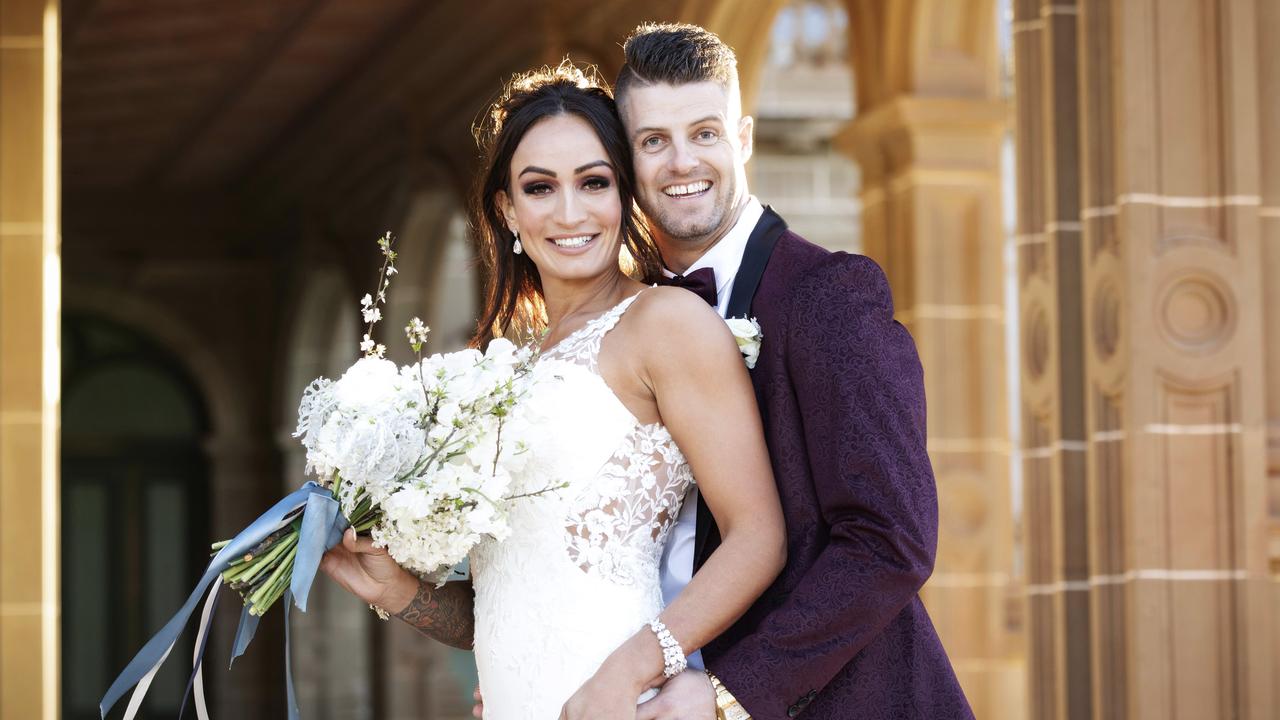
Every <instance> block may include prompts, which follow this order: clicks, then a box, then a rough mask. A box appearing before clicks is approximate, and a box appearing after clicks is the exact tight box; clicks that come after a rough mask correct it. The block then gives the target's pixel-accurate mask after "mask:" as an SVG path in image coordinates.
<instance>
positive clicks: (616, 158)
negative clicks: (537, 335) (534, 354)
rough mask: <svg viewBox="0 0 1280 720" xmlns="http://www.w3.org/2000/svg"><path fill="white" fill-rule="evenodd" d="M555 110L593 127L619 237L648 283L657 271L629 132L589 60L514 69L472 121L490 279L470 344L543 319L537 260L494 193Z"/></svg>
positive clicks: (476, 210) (475, 208)
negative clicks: (618, 207)
mask: <svg viewBox="0 0 1280 720" xmlns="http://www.w3.org/2000/svg"><path fill="white" fill-rule="evenodd" d="M558 115H575V116H577V117H580V118H582V119H583V120H585V121H586V122H587V124H588V125H590V126H591V129H593V130H594V131H595V133H596V137H597V138H599V140H600V144H601V145H603V146H604V151H605V155H606V156H607V158H608V160H609V163H610V164H612V165H613V167H614V171H615V175H616V176H617V188H618V196H619V200H621V202H622V227H621V233H622V242H623V245H624V246H625V247H626V249H627V251H628V252H629V253H630V254H631V260H632V262H633V263H634V271H635V274H636V275H637V276H638V277H639V279H640V280H642V281H644V282H647V283H651V282H654V281H655V280H656V279H657V278H658V277H659V276H660V275H661V272H662V256H661V255H659V253H658V248H657V245H655V244H654V242H653V239H652V238H651V237H649V235H648V233H647V230H646V227H645V225H644V223H643V222H642V219H641V215H640V210H639V208H637V207H636V204H635V170H634V168H633V167H632V164H631V148H630V144H629V143H628V142H627V134H626V131H625V130H623V127H622V120H621V119H619V117H618V109H617V106H616V105H614V102H613V98H612V97H611V96H610V95H609V90H608V88H607V87H606V86H605V85H604V84H603V83H602V82H601V81H600V80H599V78H598V76H597V75H596V73H595V70H594V68H588V69H587V70H585V71H584V70H582V69H580V68H578V67H576V66H574V65H573V64H572V63H570V62H569V61H568V60H565V61H564V62H562V63H560V65H559V66H557V67H543V68H541V69H538V70H533V71H530V72H527V73H523V74H520V75H516V76H514V77H513V78H512V79H511V81H510V82H508V83H507V84H506V86H505V87H504V89H503V91H502V94H501V95H500V96H499V97H498V99H497V101H495V102H494V103H493V105H492V107H490V109H489V112H488V113H487V114H486V115H485V117H484V118H482V119H481V121H480V122H479V123H477V124H476V127H475V128H474V133H475V136H476V142H477V143H478V144H479V145H480V149H481V151H482V153H483V157H482V161H481V162H482V168H483V169H482V172H481V173H480V175H479V176H478V179H477V183H476V186H475V190H474V193H473V198H472V203H471V215H472V217H471V220H472V222H471V224H472V229H473V231H474V232H475V235H476V243H477V246H478V249H479V253H480V259H481V261H482V262H483V263H484V267H485V270H486V271H487V282H486V287H485V293H484V297H485V299H484V309H483V311H482V312H481V315H480V320H479V322H478V323H477V325H476V332H475V335H474V336H473V338H472V341H471V342H472V345H475V346H479V345H482V344H483V343H484V342H486V341H487V340H488V339H489V338H491V337H494V336H496V335H501V334H505V333H506V332H507V331H508V330H509V329H511V328H512V327H513V326H517V327H519V328H520V329H534V328H536V327H537V326H538V325H541V324H543V323H545V322H546V318H545V313H544V311H543V304H542V279H541V278H540V277H539V276H538V268H537V266H536V265H534V264H533V261H532V260H530V259H529V256H528V255H523V254H522V255H517V254H515V252H514V251H513V250H512V244H513V242H514V240H515V237H514V236H513V235H512V233H511V231H510V230H509V229H508V228H507V224H506V222H505V220H504V217H503V214H502V209H501V208H500V207H498V201H497V196H498V191H500V190H505V191H506V192H507V193H508V195H510V194H512V188H511V158H512V156H513V155H515V152H516V148H517V147H518V146H519V145H520V141H521V140H522V139H523V138H524V136H525V134H526V133H527V132H529V130H530V128H532V127H533V126H534V125H536V124H537V123H538V122H539V121H541V120H543V119H545V118H549V117H555V116H558Z"/></svg>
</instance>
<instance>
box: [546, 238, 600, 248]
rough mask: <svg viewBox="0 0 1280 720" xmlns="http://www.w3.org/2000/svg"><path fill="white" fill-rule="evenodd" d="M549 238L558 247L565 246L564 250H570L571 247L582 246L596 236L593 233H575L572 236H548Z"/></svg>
mask: <svg viewBox="0 0 1280 720" xmlns="http://www.w3.org/2000/svg"><path fill="white" fill-rule="evenodd" d="M549 239H550V240H551V242H553V243H555V246H556V247H558V248H565V249H566V250H572V249H573V248H580V247H583V246H584V245H586V244H587V243H589V242H591V241H592V240H595V239H596V236H595V235H575V236H573V237H565V238H549Z"/></svg>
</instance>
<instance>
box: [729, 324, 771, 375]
mask: <svg viewBox="0 0 1280 720" xmlns="http://www.w3.org/2000/svg"><path fill="white" fill-rule="evenodd" d="M725 323H727V324H728V325H729V331H730V332H732V333H733V339H734V340H735V341H736V342H737V343H738V350H740V351H741V352H742V356H743V358H744V359H745V360H746V362H747V367H748V368H754V367H755V366H756V360H758V359H759V358H760V344H761V343H762V342H764V333H763V332H761V330H760V323H759V322H757V321H756V319H755V318H749V319H748V318H727V319H725Z"/></svg>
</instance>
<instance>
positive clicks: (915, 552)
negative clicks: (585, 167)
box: [615, 24, 972, 720]
mask: <svg viewBox="0 0 1280 720" xmlns="http://www.w3.org/2000/svg"><path fill="white" fill-rule="evenodd" d="M624 53H625V56H626V63H625V65H624V66H623V68H622V71H621V72H620V74H619V77H618V82H617V87H616V90H615V92H616V97H617V101H618V107H619V112H620V113H621V115H622V119H623V123H624V125H625V126H626V129H627V133H628V136H629V139H630V141H631V143H632V150H633V152H634V155H635V169H636V175H637V184H638V201H639V203H640V205H641V208H642V209H643V210H644V212H645V214H646V215H647V216H648V218H649V220H650V224H651V227H652V229H653V231H654V234H655V237H656V239H657V241H658V245H659V247H660V249H661V250H662V255H663V259H664V261H665V262H666V265H667V268H668V270H669V271H670V272H671V273H672V274H673V275H674V277H673V278H672V282H673V283H675V284H684V285H688V286H690V287H691V289H695V290H697V291H699V294H702V295H704V297H707V298H708V299H709V300H712V299H713V300H714V301H715V302H714V304H715V305H716V306H717V308H718V309H719V310H720V312H721V314H722V315H725V316H726V317H743V316H746V317H754V318H757V319H758V321H759V324H760V327H761V329H762V335H763V344H762V347H761V350H760V356H759V359H758V361H757V364H756V366H755V368H754V369H753V370H752V371H751V376H752V382H753V384H754V385H755V389H756V396H757V398H758V400H759V402H760V408H761V414H762V416H763V418H764V421H765V432H766V437H767V440H768V444H769V452H770V455H771V457H772V462H773V469H774V476H775V478H776V480H777V483H778V489H779V491H780V496H781V498H782V504H783V511H784V513H785V516H786V521H787V547H788V554H789V556H788V561H787V565H786V567H785V569H784V570H783V572H782V574H781V575H780V576H779V578H778V580H777V581H776V582H775V583H774V585H773V586H772V587H771V588H770V589H769V590H768V591H767V592H766V593H765V594H764V596H763V597H761V598H760V600H759V601H758V602H757V603H756V604H755V605H754V606H753V607H752V608H751V609H750V610H749V611H748V612H747V614H746V615H745V616H744V617H743V618H742V619H741V620H740V621H739V622H738V623H737V624H735V625H734V626H733V627H732V628H731V629H730V630H729V631H727V632H726V633H725V634H724V635H722V636H721V637H720V638H718V639H716V640H715V641H713V642H712V643H711V644H709V645H708V646H707V647H706V648H705V649H704V651H703V653H702V655H703V658H702V659H703V660H705V663H706V667H707V669H708V671H709V673H710V676H708V675H703V674H702V673H694V671H690V672H689V673H686V675H683V676H680V677H678V678H677V679H676V680H673V681H672V682H671V683H669V684H668V686H667V687H666V689H664V691H663V693H662V694H660V695H659V696H658V698H657V699H655V700H653V701H651V702H649V703H646V704H645V705H642V706H641V708H640V712H639V717H640V718H641V720H645V719H646V718H667V717H671V718H675V717H691V716H697V717H707V716H709V714H710V713H711V712H713V709H712V706H711V702H712V698H713V697H715V702H716V704H717V707H718V710H716V711H714V712H717V714H718V715H719V716H721V717H730V718H735V717H736V718H742V717H751V718H755V719H756V720H772V719H774V718H779V719H780V718H794V717H797V716H799V715H801V714H802V713H803V714H804V716H806V717H813V718H820V719H822V720H829V719H833V718H837V719H838V718H968V717H972V711H971V710H970V709H969V706H968V703H967V702H966V700H965V698H964V694H963V692H962V691H961V689H960V686H959V683H958V682H957V681H956V677H955V674H954V672H953V671H952V668H951V665H950V662H949V661H948V659H947V656H946V653H945V652H944V650H943V648H942V645H941V643H940V642H939V640H938V637H937V634H936V632H935V631H934V628H933V625H932V623H931V622H930V620H929V616H928V614H927V613H926V612H925V609H924V606H923V604H922V603H921V601H920V597H919V594H918V593H919V590H920V587H921V586H922V585H923V584H924V582H925V580H927V579H928V577H929V575H930V573H931V572H932V570H933V561H934V553H935V551H936V545H937V494H936V490H935V487H934V481H933V472H932V469H931V467H930V464H929V458H928V455H927V454H926V451H925V403H924V391H923V377H922V372H921V368H920V363H919V359H918V358H917V355H916V352H915V346H914V343H913V342H912V340H911V337H910V335H909V334H908V333H907V331H906V329H905V328H903V327H902V326H901V325H899V324H898V323H897V322H895V321H894V320H893V307H892V298H891V296H890V293H889V288H888V285H887V284H886V281H885V278H884V275H883V273H881V271H880V268H879V267H878V266H877V265H876V264H875V263H874V262H872V261H871V260H869V259H867V258H865V257H862V256H856V255H846V254H844V253H834V254H833V253H830V252H828V251H826V250H823V249H821V248H819V247H817V246H815V245H812V244H810V243H808V242H806V241H805V240H803V239H801V238H800V237H799V236H797V235H796V234H794V233H792V232H789V231H788V230H787V229H786V224H785V223H784V222H783V221H782V219H781V218H779V217H778V216H777V215H776V214H774V213H773V212H772V211H771V210H769V209H768V208H764V207H762V206H761V205H760V203H759V202H758V201H757V200H756V199H755V198H753V197H752V196H751V195H750V194H749V192H748V189H747V180H746V169H745V165H746V162H747V161H748V160H749V159H750V157H751V150H752V123H753V121H752V119H751V118H750V117H745V116H743V115H742V101H741V93H740V90H739V88H738V78H737V67H736V66H737V61H736V58H735V57H734V54H733V51H732V50H731V49H729V47H728V46H726V45H725V44H724V43H723V42H721V41H720V39H719V38H718V37H716V36H715V35H714V34H712V33H710V32H708V31H706V30H704V29H702V28H699V27H695V26H691V25H671V24H662V25H656V24H646V25H642V26H641V27H640V28H638V29H637V30H636V31H635V32H634V33H633V34H632V35H631V36H630V37H629V38H628V39H627V41H626V44H625V45H624ZM712 292H714V295H713V294H712ZM717 542H718V535H717V532H716V528H715V523H714V520H713V519H712V517H711V514H710V513H709V512H708V511H707V509H706V506H705V504H703V503H702V502H701V501H698V502H693V501H692V498H690V501H687V502H686V504H685V511H684V512H682V514H681V517H680V522H679V524H678V526H677V528H676V529H675V530H674V531H673V533H672V536H671V539H670V541H669V544H668V547H667V552H666V555H665V557H664V577H663V591H664V594H666V595H667V599H668V600H670V598H671V597H672V596H674V595H675V594H676V593H678V592H679V590H680V588H682V587H683V586H684V584H686V583H687V582H688V581H689V577H690V575H691V574H692V572H693V571H694V570H695V569H696V568H697V567H698V566H699V565H701V563H702V562H703V561H705V560H706V558H707V556H708V555H710V553H711V551H712V550H714V549H715V547H716V544H717ZM693 660H694V662H695V663H696V662H697V661H698V659H697V658H696V657H695V658H694V659H693ZM712 686H714V695H713V692H712Z"/></svg>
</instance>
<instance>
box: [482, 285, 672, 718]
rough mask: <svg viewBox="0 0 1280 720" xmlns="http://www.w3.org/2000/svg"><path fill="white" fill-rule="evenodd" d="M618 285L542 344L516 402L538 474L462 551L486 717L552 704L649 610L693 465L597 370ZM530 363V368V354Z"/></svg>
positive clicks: (657, 607) (657, 602) (553, 711)
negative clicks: (604, 302) (504, 523)
mask: <svg viewBox="0 0 1280 720" xmlns="http://www.w3.org/2000/svg"><path fill="white" fill-rule="evenodd" d="M635 298H636V296H632V297H630V298H627V299H626V300H624V301H622V302H621V303H619V304H618V305H617V306H615V307H613V308H612V309H610V310H608V311H606V312H605V313H603V314H602V315H600V317H598V318H595V319H593V320H591V321H590V322H588V323H587V324H586V325H585V326H583V328H581V329H580V330H578V331H577V332H575V333H572V334H570V335H569V336H568V337H566V338H565V339H564V340H562V341H561V342H560V343H559V344H557V345H555V346H553V347H552V348H551V349H549V350H547V351H545V352H544V353H543V354H542V357H541V358H540V359H539V361H538V362H539V365H540V366H541V365H543V364H546V365H547V366H548V367H547V368H545V369H546V370H549V371H550V372H549V373H548V374H549V375H553V376H555V377H557V378H558V380H557V381H556V382H555V383H549V384H548V385H547V386H546V387H543V388H542V389H540V390H539V391H538V394H536V395H535V396H534V397H532V398H530V399H529V402H535V403H538V409H539V414H543V412H542V411H543V410H545V411H546V412H545V415H546V420H545V422H541V423H539V426H538V427H537V428H534V429H532V430H531V431H530V433H531V435H530V437H528V438H523V440H525V443H526V444H527V445H528V447H529V448H530V452H531V453H532V457H531V462H530V466H531V467H534V468H537V471H536V474H537V477H534V478H530V479H529V484H530V486H532V487H546V486H547V485H551V484H557V483H564V484H565V487H564V488H563V489H562V490H560V491H558V492H555V493H549V494H546V495H541V496H538V497H535V498H530V499H526V500H522V501H521V502H519V503H517V504H516V505H515V507H514V508H513V509H512V511H511V516H510V524H511V529H512V534H511V536H510V537H509V538H507V539H506V540H505V541H503V542H500V543H498V542H484V543H481V545H480V546H478V547H477V548H476V549H475V550H474V551H473V552H472V554H471V568H472V573H473V582H474V586H475V591H476V635H475V651H476V664H477V667H478V669H479V671H480V686H481V691H482V692H483V693H484V699H485V713H486V717H496V718H500V719H501V720H508V719H510V718H528V719H529V720H545V718H548V717H556V716H557V715H558V713H559V712H560V707H561V705H562V704H563V703H564V701H565V700H567V699H568V698H569V696H570V695H571V694H572V693H573V691H574V690H576V689H577V688H578V687H579V686H581V684H582V683H583V682H585V681H586V680H587V678H589V677H590V676H591V675H592V674H593V673H594V672H595V671H596V670H597V669H598V668H599V666H600V663H601V662H602V661H603V660H604V659H605V658H606V657H607V656H608V655H609V653H611V652H612V651H613V650H614V649H615V648H616V647H618V645H620V644H622V643H623V642H624V641H625V640H626V639H627V638H629V637H630V636H631V635H632V634H633V633H635V632H636V631H637V630H639V629H640V628H641V627H642V626H643V625H644V624H645V623H647V622H648V621H649V620H650V619H651V618H653V617H656V616H657V614H658V613H659V612H661V610H662V589H661V585H660V581H659V571H658V568H659V563H660V562H661V555H662V547H663V544H664V543H665V542H666V538H667V534H668V533H669V532H670V530H671V528H672V526H673V525H674V524H675V520H676V517H677V515H678V514H679V512H680V505H681V502H682V501H683V499H684V496H685V494H686V493H687V492H688V490H689V488H690V486H691V485H692V484H693V474H692V472H691V471H690V469H689V466H688V463H687V462H686V461H685V458H684V455H683V453H681V452H680V449H679V448H678V447H676V444H675V442H674V440H673V439H672V438H671V434H670V433H669V432H667V429H666V428H665V427H664V426H663V425H662V424H660V423H652V424H648V425H646V424H642V423H640V422H639V421H638V420H637V419H636V418H635V416H634V415H632V414H631V412H630V411H629V410H627V408H626V406H625V405H623V404H622V402H621V401H620V400H619V399H618V398H617V396H616V395H614V394H613V391H612V390H611V389H610V388H609V386H608V384H606V383H605V381H604V378H602V377H601V376H600V374H599V367H598V363H597V359H598V357H599V354H600V345H601V341H602V340H603V339H604V336H605V335H606V334H607V333H608V332H609V331H610V330H612V329H613V327H614V326H616V325H617V323H618V320H619V319H620V318H621V317H622V314H623V313H624V312H626V310H627V308H629V307H630V306H631V304H632V303H633V302H634V301H635ZM539 369H543V368H541V367H540V368H539Z"/></svg>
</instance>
